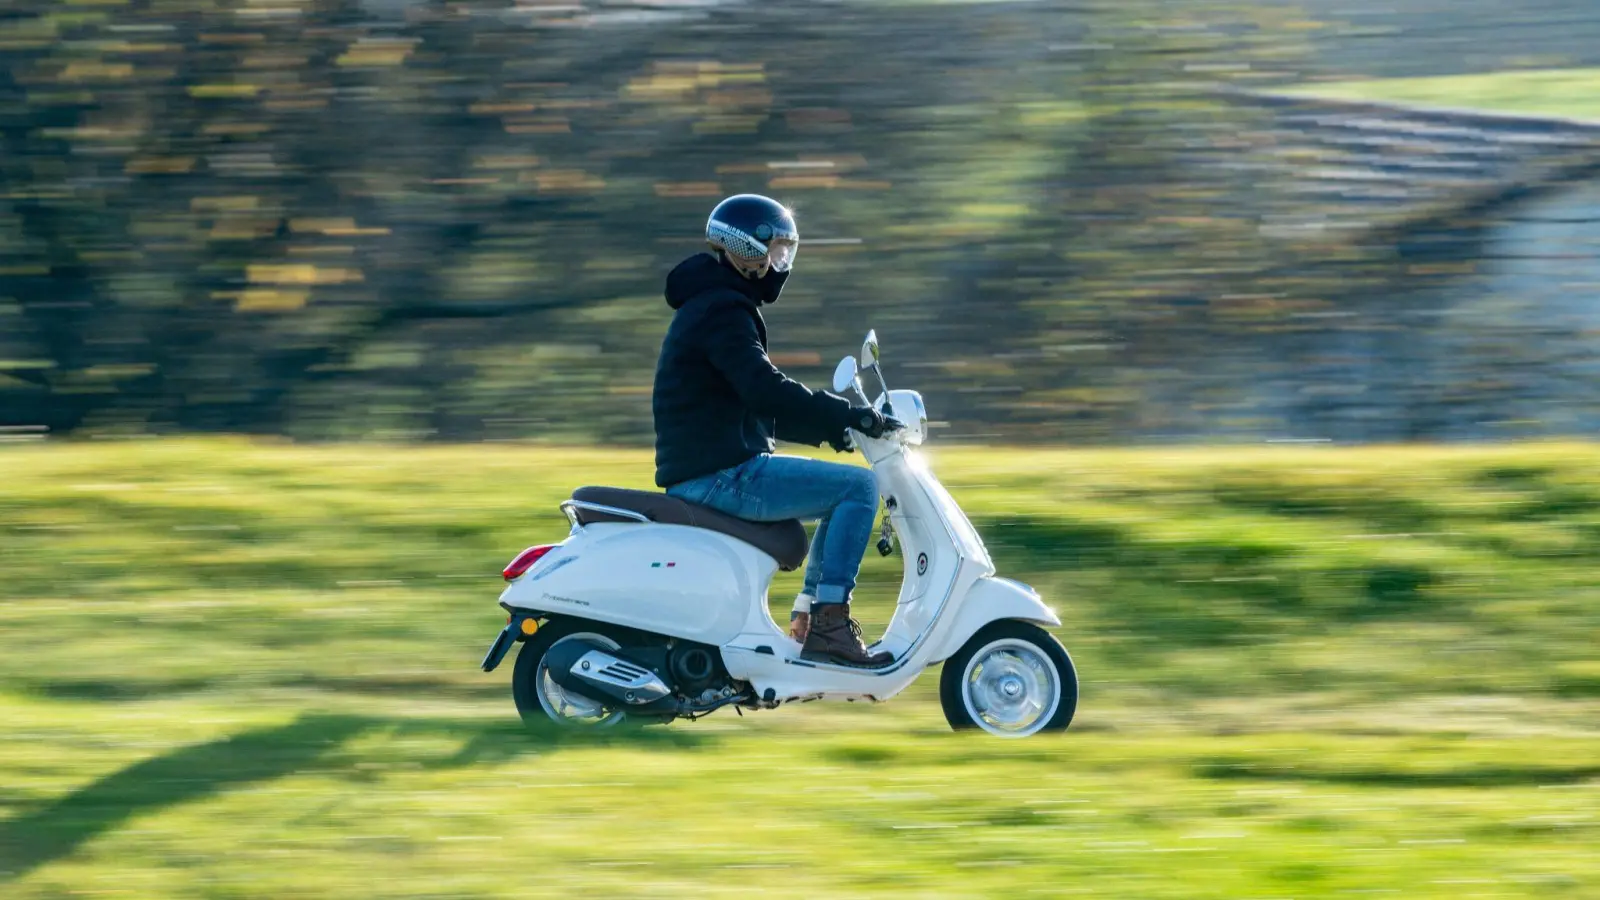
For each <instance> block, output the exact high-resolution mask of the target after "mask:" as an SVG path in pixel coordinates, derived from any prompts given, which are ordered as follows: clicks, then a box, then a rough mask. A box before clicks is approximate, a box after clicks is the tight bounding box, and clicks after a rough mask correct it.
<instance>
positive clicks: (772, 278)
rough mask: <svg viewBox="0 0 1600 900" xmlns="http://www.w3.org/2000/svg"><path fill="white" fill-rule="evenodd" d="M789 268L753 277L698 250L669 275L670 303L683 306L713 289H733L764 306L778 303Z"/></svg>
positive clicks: (668, 296)
mask: <svg viewBox="0 0 1600 900" xmlns="http://www.w3.org/2000/svg"><path fill="white" fill-rule="evenodd" d="M788 278H789V273H788V272H769V273H767V277H765V278H763V279H761V280H759V281H751V280H750V279H748V278H745V277H744V276H743V275H740V274H739V273H738V272H735V271H734V270H733V267H732V266H729V265H727V264H726V263H724V262H723V261H722V260H720V259H718V258H717V257H715V256H713V255H711V254H710V253H696V254H695V255H694V256H691V257H689V258H688V259H686V260H684V261H683V262H681V263H678V265H677V267H676V268H674V269H673V270H672V272H671V273H669V274H668V275H667V289H666V292H665V294H666V298H667V305H668V306H670V307H672V308H673V309H681V308H682V307H683V305H684V304H685V303H688V302H689V301H690V300H693V299H694V298H695V297H698V296H700V295H701V294H704V293H708V292H710V291H733V292H734V293H737V294H739V295H740V296H743V297H747V298H749V300H750V302H751V303H754V304H755V305H756V306H761V305H762V304H764V303H776V302H777V300H778V294H779V293H781V292H782V291H783V283H784V282H785V281H787V280H788Z"/></svg>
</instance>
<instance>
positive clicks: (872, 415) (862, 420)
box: [850, 406, 898, 438]
mask: <svg viewBox="0 0 1600 900" xmlns="http://www.w3.org/2000/svg"><path fill="white" fill-rule="evenodd" d="M896 424H898V423H895V422H894V420H892V419H889V418H888V417H886V416H884V414H883V413H881V412H878V411H877V410H875V409H873V408H872V407H870V406H852V407H850V427H851V428H854V429H855V430H857V431H859V432H861V433H862V434H864V435H866V436H867V437H869V438H881V437H883V436H884V435H886V434H888V433H889V432H891V431H893V430H894V429H895V425H896Z"/></svg>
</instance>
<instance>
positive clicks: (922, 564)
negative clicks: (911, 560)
mask: <svg viewBox="0 0 1600 900" xmlns="http://www.w3.org/2000/svg"><path fill="white" fill-rule="evenodd" d="M917 574H918V575H926V574H928V554H926V553H918V554H917Z"/></svg>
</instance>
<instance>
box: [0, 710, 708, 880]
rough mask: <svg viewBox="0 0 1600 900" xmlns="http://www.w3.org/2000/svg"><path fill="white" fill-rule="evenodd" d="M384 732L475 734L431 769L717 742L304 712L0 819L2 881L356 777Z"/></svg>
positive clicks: (674, 735)
mask: <svg viewBox="0 0 1600 900" xmlns="http://www.w3.org/2000/svg"><path fill="white" fill-rule="evenodd" d="M375 731H382V732H384V733H386V734H388V735H390V736H407V737H416V736H424V735H428V736H444V737H449V738H464V739H465V741H464V743H463V744H462V745H461V747H460V749H459V750H457V751H455V752H454V753H452V754H450V755H446V756H441V757H439V758H437V759H430V760H425V761H423V768H426V769H448V768H459V767H464V766H484V765H494V764H497V763H501V762H506V761H509V760H511V759H514V758H516V757H518V756H521V755H523V754H526V753H532V752H549V751H550V750H552V749H560V748H576V747H596V746H639V745H647V746H654V747H665V748H679V749H684V748H694V747H698V746H701V745H703V744H705V743H706V742H707V741H708V740H711V739H712V738H711V736H710V735H705V734H694V733H691V732H688V731H685V730H682V729H663V728H644V729H641V728H631V727H630V728H619V729H611V730H607V731H603V732H602V731H571V730H556V729H555V728H553V727H552V728H548V729H539V730H534V731H529V730H528V729H525V728H523V727H522V725H521V724H520V723H518V722H515V721H512V722H498V721H496V722H487V723H486V722H481V721H476V720H463V719H435V718H416V719H412V718H375V717H362V716H345V715H311V716H304V717H301V718H300V719H297V720H296V721H294V722H290V723H288V724H286V725H280V726H276V727H271V728H256V729H251V730H249V731H245V732H241V733H239V734H234V735H230V736H228V737H224V738H219V739H217V740H214V741H208V742H206V743H203V744H192V745H189V746H186V747H180V748H178V749H176V750H173V751H172V752H170V753H167V754H164V755H162V756H157V757H153V758H150V759H145V760H142V761H140V762H137V763H134V764H132V765H130V766H128V767H127V768H124V769H121V770H118V771H116V772H113V773H111V774H109V775H107V776H105V777H103V778H101V779H99V780H97V781H95V782H93V783H92V784H89V785H87V786H85V787H82V788H79V789H78V790H75V791H73V792H71V793H70V794H67V795H66V796H64V797H61V798H60V799H57V800H55V801H52V802H49V803H47V804H45V805H43V806H41V807H39V808H37V809H34V810H32V811H27V812H23V813H22V814H21V815H19V816H17V817H15V818H12V819H9V820H7V821H4V822H0V884H4V883H5V882H7V881H10V880H14V879H18V878H21V877H23V876H24V875H26V874H28V873H29V872H31V871H33V870H34V869H37V868H39V867H41V866H44V865H48V864H49V863H51V862H53V861H55V860H57V859H61V858H62V857H65V856H67V855H69V854H71V853H73V852H74V851H75V850H77V849H78V847H80V846H82V845H83V844H85V843H87V842H88V841H91V840H93V839H94V838H96V837H98V836H100V835H101V834H104V833H106V832H109V831H112V830H114V829H116V828H117V827H119V826H121V825H122V824H123V823H124V822H126V821H128V820H129V819H132V818H135V817H137V816H143V815H148V814H150V813H153V812H157V811H159V810H161V809H164V808H167V807H170V806H176V805H178V804H180V803H187V802H190V801H194V800H203V799H205V798H207V797H211V796H213V795H216V794H221V793H225V792H227V791H229V790H232V789H236V788H240V787H243V786H246V785H251V784H256V783H259V782H263V781H270V780H272V779H276V778H282V777H284V776H288V775H292V774H294V773H296V772H298V771H303V770H305V769H307V768H311V767H313V766H315V767H317V768H319V769H321V770H324V771H326V770H327V769H329V768H330V767H331V768H333V769H334V770H335V771H338V766H339V765H340V764H341V763H348V764H350V765H351V767H352V770H351V774H352V776H354V764H355V763H357V762H361V761H362V759H361V758H359V757H358V755H357V754H355V753H353V752H348V751H344V750H343V749H342V748H343V747H344V745H345V744H346V743H347V742H348V741H350V740H351V739H352V738H354V737H357V736H358V735H361V734H364V733H369V732H375ZM384 752H385V751H379V755H382V754H383V753H384Z"/></svg>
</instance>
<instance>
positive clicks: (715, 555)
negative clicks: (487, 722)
mask: <svg viewBox="0 0 1600 900" xmlns="http://www.w3.org/2000/svg"><path fill="white" fill-rule="evenodd" d="M879 352H880V350H879V345H878V338H877V334H876V332H869V333H868V335H867V338H866V340H865V341H864V342H863V343H862V347H861V352H860V355H859V358H858V357H854V356H846V357H845V358H844V359H842V360H840V361H839V365H838V367H837V368H836V369H835V371H834V379H833V388H834V390H835V391H836V392H838V393H840V394H844V393H846V392H849V391H854V392H855V393H856V394H858V395H859V396H860V397H861V398H862V400H863V401H864V402H870V403H872V405H873V406H874V407H875V408H877V409H879V410H880V411H881V412H883V413H884V414H885V415H886V416H890V417H893V418H894V419H896V420H898V421H899V422H900V423H901V427H899V428H897V429H896V430H893V431H891V432H889V433H887V434H885V435H884V436H882V437H881V438H871V437H868V436H866V435H864V434H861V433H859V432H855V431H851V432H849V434H848V437H849V439H850V440H851V441H852V442H853V445H854V446H855V447H856V448H857V449H859V450H860V451H861V454H862V456H863V457H864V458H865V459H866V461H867V463H868V464H869V465H871V466H872V468H873V470H874V472H875V473H876V475H877V481H878V490H879V494H880V496H881V498H882V501H883V506H884V509H885V514H884V522H883V532H882V537H881V538H880V540H879V541H878V549H879V552H881V553H884V554H885V555H887V554H888V553H891V552H893V543H894V540H895V538H896V537H897V538H898V540H899V544H900V547H901V555H902V557H903V559H904V567H903V571H904V576H903V581H902V583H901V587H900V595H899V600H898V603H897V605H896V606H895V611H894V614H893V616H892V618H891V620H890V622H889V626H888V629H887V630H886V631H885V633H884V635H883V637H882V639H881V640H879V641H878V642H877V643H876V644H874V645H873V646H872V648H871V649H872V650H873V651H884V650H886V651H888V652H889V653H890V654H891V655H892V660H891V661H890V662H889V663H887V664H885V665H883V666H881V667H879V668H857V667H853V666H846V665H833V664H829V663H825V662H817V661H813V660H807V659H802V658H801V654H800V649H801V645H800V644H799V643H798V642H796V641H795V640H793V639H792V638H790V637H789V635H788V634H787V633H786V632H785V631H784V629H782V628H780V627H779V625H778V623H777V622H775V621H774V620H773V618H772V615H771V613H770V612H769V611H768V607H767V590H768V586H769V585H770V584H771V581H772V578H773V575H774V574H775V573H776V572H777V571H778V570H779V569H782V570H784V571H793V570H795V569H798V568H799V567H800V566H801V564H802V563H803V562H804V561H805V557H806V553H807V552H808V549H809V546H808V542H807V539H806V532H805V528H804V526H802V525H801V523H800V522H798V521H795V520H790V521H784V522H751V521H747V520H744V519H738V518H734V517H733V516H728V515H725V514H723V513H719V512H717V511H715V510H712V509H709V508H707V507H703V506H699V505H696V504H691V503H686V502H684V501H682V500H678V499H676V498H674V497H669V496H667V495H666V494H663V493H656V492H650V491H633V490H624V489H620V488H609V487H584V488H579V489H578V490H577V491H575V492H573V494H572V497H571V499H569V500H567V501H565V502H563V503H562V504H561V510H562V512H564V513H565V514H566V517H567V520H568V522H569V523H570V525H571V530H570V533H569V534H568V536H567V539H566V540H564V541H562V542H561V543H559V544H550V545H540V546H535V547H529V548H528V549H526V550H524V551H523V552H521V553H520V554H518V555H517V556H516V558H514V559H513V560H512V561H511V563H510V564H509V565H508V566H506V568H505V569H504V571H503V572H502V574H503V576H504V578H505V580H506V581H507V582H508V584H507V586H506V588H505V590H504V591H503V592H502V593H501V595H500V606H501V607H503V608H504V609H505V611H506V612H507V614H508V617H507V621H506V625H505V627H504V629H502V630H501V632H500V634H499V635H498V636H497V637H496V638H495V639H494V642H493V643H492V645H491V646H490V648H489V652H488V653H487V654H486V655H485V657H484V659H483V663H482V668H483V670H484V671H486V672H489V671H493V670H494V669H495V668H496V667H497V666H499V664H500V662H501V661H502V660H503V659H504V658H505V656H506V654H507V653H508V651H509V650H510V649H511V647H512V646H513V645H516V644H521V649H520V650H519V652H518V653H517V658H516V664H515V665H514V667H513V671H512V696H513V698H514V700H515V701H516V706H517V710H518V712H519V713H520V714H521V716H522V718H523V720H524V721H525V722H527V723H528V724H530V725H543V724H546V723H547V722H548V721H554V722H556V723H559V724H562V725H587V726H598V727H607V726H613V725H616V724H617V723H619V722H623V721H625V720H627V721H642V722H647V723H648V722H652V721H654V722H662V721H668V720H672V719H676V718H684V719H694V718H698V717H700V716H703V715H706V714H708V713H710V712H713V711H715V710H718V709H721V708H723V707H726V706H737V707H739V708H740V709H752V710H754V709H773V708H776V707H778V706H781V705H784V704H789V703H795V702H803V701H810V700H818V699H822V700H847V701H874V702H876V701H883V700H888V699H889V698H891V697H893V696H895V695H896V694H898V693H900V692H901V691H903V690H905V689H906V687H907V686H908V685H910V684H911V682H912V681H914V680H916V678H917V676H918V675H920V674H922V672H923V671H924V670H926V669H927V668H929V667H930V666H933V665H937V664H939V663H943V664H944V667H943V670H942V672H941V674H940V678H939V698H940V703H941V706H942V707H943V710H944V715H945V719H946V720H947V721H948V722H949V724H950V725H951V727H953V728H955V729H958V730H964V729H979V730H982V731H985V732H988V733H990V734H994V735H999V736H1003V737H1025V736H1028V735H1033V734H1039V733H1043V732H1050V731H1062V730H1064V729H1066V728H1067V726H1068V725H1069V724H1070V723H1071V721H1072V717H1073V713H1074V712H1075V710H1076V708H1077V702H1078V676H1077V671H1076V669H1075V668H1074V666H1073V663H1072V658H1071V656H1070V655H1069V654H1068V653H1067V651H1066V649H1065V648H1064V647H1062V645H1061V643H1060V642H1059V641H1057V640H1056V638H1055V637H1054V636H1052V635H1051V634H1050V632H1048V631H1046V630H1045V628H1046V627H1051V626H1059V625H1060V624H1061V620H1060V619H1059V618H1058V617H1057V616H1056V614H1055V612H1054V611H1053V610H1051V609H1050V608H1049V607H1048V606H1046V605H1045V604H1044V602H1043V601H1042V600H1041V599H1040V597H1039V594H1038V593H1037V592H1035V591H1034V590H1033V589H1032V588H1030V587H1028V586H1027V585H1025V584H1022V583H1020V582H1017V581H1013V580H1011V579H1008V578H1001V577H999V576H997V575H996V574H995V568H994V564H993V562H992V561H991V560H990V557H989V553H988V551H987V549H986V548H985V547H984V544H983V540H982V539H981V538H980V537H979V536H978V532H977V531H976V530H975V529H974V528H973V526H972V523H971V522H970V521H969V520H968V519H967V517H966V515H965V514H964V513H963V512H962V511H961V507H960V506H959V505H957V503H956V502H955V500H954V499H953V498H952V497H951V495H950V493H949V491H947V490H946V489H945V488H944V486H943V485H942V484H940V483H939V480H938V479H937V478H935V477H934V474H933V472H932V470H931V469H930V467H929V465H928V461H927V459H926V458H925V457H924V456H923V454H922V453H921V451H920V450H919V449H918V448H919V447H920V446H921V445H922V444H923V442H924V441H925V440H926V439H927V432H928V416H927V410H926V408H925V407H924V405H923V401H922V396H921V395H920V394H918V393H917V392H916V391H911V390H890V389H889V387H888V384H887V383H886V382H885V381H884V378H883V372H882V368H881V365H880V359H879ZM862 372H870V373H872V374H873V375H875V376H876V381H877V384H878V386H879V388H881V391H880V393H879V395H878V397H877V398H876V400H870V401H869V400H868V398H867V393H866V390H865V389H864V388H863V386H862V382H861V378H860V374H861V373H862Z"/></svg>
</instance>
